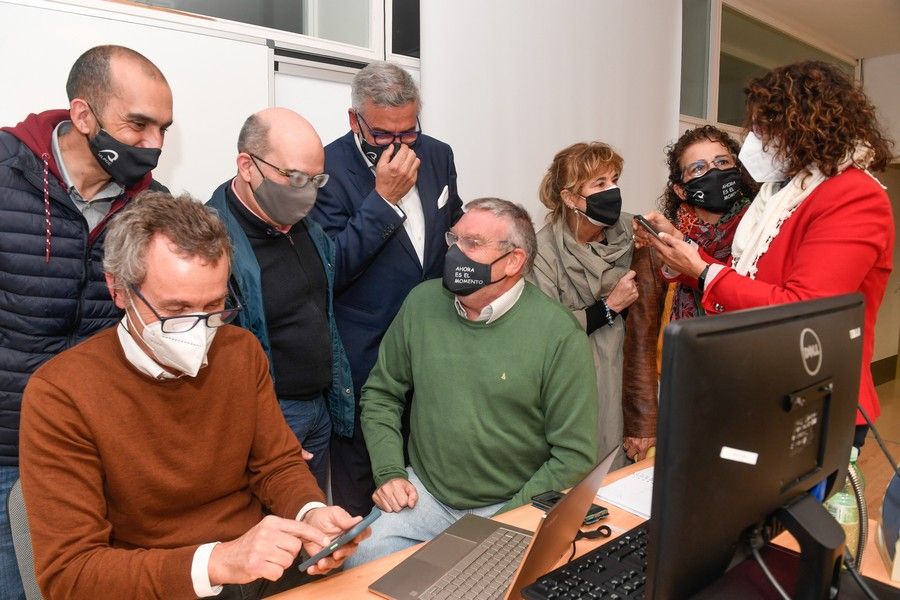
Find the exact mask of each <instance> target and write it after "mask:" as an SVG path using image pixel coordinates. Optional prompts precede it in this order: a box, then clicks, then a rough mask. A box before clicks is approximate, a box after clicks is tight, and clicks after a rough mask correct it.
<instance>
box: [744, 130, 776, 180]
mask: <svg viewBox="0 0 900 600" xmlns="http://www.w3.org/2000/svg"><path fill="white" fill-rule="evenodd" d="M738 160H740V161H741V164H742V165H744V168H745V169H747V172H748V173H750V177H752V178H753V179H754V181H756V182H757V183H767V182H770V181H784V180H786V179H787V178H788V177H787V175H786V171H787V165H785V164H784V161H782V160H781V159H780V158H778V157H776V156H775V144H774V143H773V142H771V141H770V142H769V147H768V148H766V149H763V142H762V139H761V138H760V137H759V136H758V135H756V134H755V133H754V132H752V131H751V132H750V133H748V134H747V137H746V138H745V139H744V143H743V145H742V146H741V151H740V152H739V153H738Z"/></svg>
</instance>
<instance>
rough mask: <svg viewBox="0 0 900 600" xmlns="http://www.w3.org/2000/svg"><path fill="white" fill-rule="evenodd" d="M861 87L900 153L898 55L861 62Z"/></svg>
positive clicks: (899, 57) (899, 65)
mask: <svg viewBox="0 0 900 600" xmlns="http://www.w3.org/2000/svg"><path fill="white" fill-rule="evenodd" d="M863 86H864V87H865V90H866V94H867V95H868V96H869V98H870V99H871V100H872V102H873V103H874V104H875V106H876V107H877V108H878V118H879V120H880V121H881V124H882V125H884V126H885V128H886V129H887V132H888V134H889V136H890V137H891V138H892V139H893V140H894V141H895V142H896V143H897V146H896V147H895V148H894V152H895V154H896V153H900V54H891V55H889V56H878V57H875V58H867V59H865V60H864V61H863Z"/></svg>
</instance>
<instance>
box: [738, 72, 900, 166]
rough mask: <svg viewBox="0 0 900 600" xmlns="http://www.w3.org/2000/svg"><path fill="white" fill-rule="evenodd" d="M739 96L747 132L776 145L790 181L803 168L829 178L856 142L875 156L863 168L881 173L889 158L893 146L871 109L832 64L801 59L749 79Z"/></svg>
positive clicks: (859, 89)
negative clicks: (744, 101) (743, 96)
mask: <svg viewBox="0 0 900 600" xmlns="http://www.w3.org/2000/svg"><path fill="white" fill-rule="evenodd" d="M744 93H745V94H746V95H747V122H746V124H745V126H746V128H747V129H748V130H752V131H755V132H756V133H757V134H758V135H759V136H760V137H762V139H763V142H764V143H765V144H769V143H771V142H772V140H775V141H776V144H777V146H776V148H775V150H776V153H777V156H778V158H780V159H781V160H783V161H784V163H785V165H786V166H787V173H786V174H787V175H789V176H791V177H793V176H794V175H796V174H797V173H800V172H801V171H803V170H805V169H806V168H807V167H808V166H815V167H816V168H818V169H819V170H820V171H821V172H822V174H823V175H825V176H826V177H833V176H834V175H837V173H838V170H839V167H840V165H841V163H843V162H844V161H845V160H847V158H848V157H849V156H852V153H853V151H854V149H855V148H856V146H857V144H859V143H865V144H868V145H869V146H870V147H871V148H872V150H873V152H874V158H873V160H872V162H871V164H870V165H869V167H868V168H870V169H872V170H875V171H883V170H884V169H885V167H887V164H888V162H890V160H891V148H892V146H893V142H891V140H889V139H888V138H887V137H886V136H885V135H884V133H882V131H881V127H880V126H879V124H878V120H877V119H876V117H875V107H874V106H873V105H872V103H871V102H870V101H869V99H868V98H867V97H866V95H865V93H864V92H863V91H862V88H861V86H860V85H858V84H857V83H855V82H853V81H851V79H850V78H849V77H848V76H847V74H846V73H844V71H842V70H841V69H840V68H838V67H837V66H836V65H832V64H829V63H826V62H822V61H803V62H796V63H793V64H790V65H786V66H783V67H778V68H777V69H773V70H771V71H769V72H768V73H766V74H765V75H763V76H761V77H757V78H754V79H751V80H750V83H749V84H747V87H746V88H745V89H744Z"/></svg>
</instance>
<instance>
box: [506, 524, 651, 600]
mask: <svg viewBox="0 0 900 600" xmlns="http://www.w3.org/2000/svg"><path fill="white" fill-rule="evenodd" d="M646 571H647V525H646V523H644V524H641V525H638V526H637V527H635V528H634V529H631V530H630V531H627V532H625V533H623V534H622V535H620V536H619V537H617V538H616V539H614V540H610V541H609V542H606V543H605V544H603V545H602V546H600V547H599V548H596V549H594V550H591V551H590V552H588V553H587V554H585V555H583V556H580V557H579V558H576V559H575V560H573V561H572V562H570V563H569V564H567V565H565V566H564V567H561V568H559V569H557V570H555V571H551V572H550V573H547V574H546V575H544V576H543V577H541V578H540V579H538V580H537V581H536V582H535V583H533V584H531V585H530V586H528V587H527V588H525V589H524V590H522V595H523V596H525V597H526V598H528V600H551V599H553V600H575V599H576V598H590V599H591V600H594V599H598V598H602V599H609V600H622V599H629V600H630V599H632V598H643V597H644V584H645V583H646Z"/></svg>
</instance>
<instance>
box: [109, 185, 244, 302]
mask: <svg viewBox="0 0 900 600" xmlns="http://www.w3.org/2000/svg"><path fill="white" fill-rule="evenodd" d="M158 233H159V234H162V235H164V236H166V238H168V239H169V241H171V242H172V243H173V244H174V245H175V247H176V248H177V249H178V250H177V252H178V254H179V256H183V257H195V256H196V257H199V258H200V259H201V260H203V261H204V262H207V263H210V264H213V265H215V264H217V263H218V262H219V260H221V259H222V258H224V259H225V260H227V261H228V262H229V263H230V262H231V242H230V241H229V240H228V231H227V230H226V229H225V224H224V223H223V222H222V220H221V219H219V216H218V212H217V211H216V210H215V209H214V208H209V207H206V206H204V205H203V204H201V203H199V202H197V201H196V200H194V199H193V198H191V197H190V196H189V195H187V194H184V195H181V196H178V197H174V196H172V195H171V194H169V193H167V192H154V191H150V190H147V191H145V192H142V193H140V194H138V195H137V196H136V197H135V198H134V200H132V201H131V202H129V203H128V205H127V206H126V207H125V208H124V209H122V211H121V212H120V213H119V214H117V215H116V216H115V217H113V219H112V221H111V222H110V224H109V227H108V228H107V231H106V240H105V241H104V243H103V251H104V256H103V268H104V269H105V270H106V272H107V273H109V274H110V275H112V276H113V277H115V280H116V287H117V288H119V289H123V288H127V287H131V286H135V287H136V286H138V285H140V284H141V283H143V281H144V279H145V278H146V276H147V261H146V257H147V249H148V248H149V247H150V242H151V240H152V239H153V237H154V236H155V235H156V234H158Z"/></svg>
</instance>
